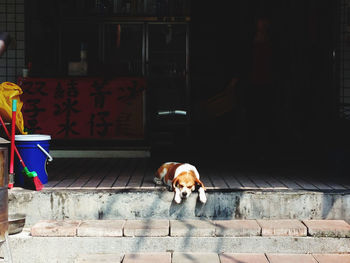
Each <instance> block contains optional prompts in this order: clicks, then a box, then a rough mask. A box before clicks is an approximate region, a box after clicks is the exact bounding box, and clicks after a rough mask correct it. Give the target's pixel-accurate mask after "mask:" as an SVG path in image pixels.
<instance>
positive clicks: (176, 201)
mask: <svg viewBox="0 0 350 263" xmlns="http://www.w3.org/2000/svg"><path fill="white" fill-rule="evenodd" d="M174 201H175V203H177V204H180V203H181V197H180V196H179V195H175V197H174Z"/></svg>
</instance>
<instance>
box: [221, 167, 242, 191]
mask: <svg viewBox="0 0 350 263" xmlns="http://www.w3.org/2000/svg"><path fill="white" fill-rule="evenodd" d="M222 177H223V179H224V180H225V182H226V184H227V185H228V187H229V188H230V189H242V188H243V186H242V185H241V183H240V182H239V181H238V180H237V178H236V177H235V174H234V172H232V173H229V172H227V171H225V172H224V173H223V175H222Z"/></svg>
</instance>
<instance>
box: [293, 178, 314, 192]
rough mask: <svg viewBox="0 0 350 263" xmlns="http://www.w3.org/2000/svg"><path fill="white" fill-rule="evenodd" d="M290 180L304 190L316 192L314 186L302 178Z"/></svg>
mask: <svg viewBox="0 0 350 263" xmlns="http://www.w3.org/2000/svg"><path fill="white" fill-rule="evenodd" d="M291 180H293V181H294V182H296V183H297V184H298V185H300V186H301V187H302V189H304V190H318V189H317V187H316V186H314V185H313V184H311V183H310V182H308V181H306V180H304V179H302V178H291Z"/></svg>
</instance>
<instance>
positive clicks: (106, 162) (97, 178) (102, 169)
mask: <svg viewBox="0 0 350 263" xmlns="http://www.w3.org/2000/svg"><path fill="white" fill-rule="evenodd" d="M113 162H115V159H110V158H106V159H102V162H101V163H99V169H98V170H97V171H96V173H95V174H94V176H92V177H91V178H90V179H89V180H88V181H87V183H86V184H85V185H83V188H84V189H88V188H89V189H95V188H97V186H98V185H99V184H100V183H101V181H102V179H103V178H104V177H105V175H106V173H107V172H108V171H109V169H111V167H112V164H113Z"/></svg>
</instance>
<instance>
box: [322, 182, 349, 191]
mask: <svg viewBox="0 0 350 263" xmlns="http://www.w3.org/2000/svg"><path fill="white" fill-rule="evenodd" d="M325 183H326V184H327V185H328V186H330V187H331V188H333V189H334V190H346V189H347V188H346V187H344V186H342V185H340V184H338V183H336V182H333V181H330V180H329V181H328V180H327V181H325Z"/></svg>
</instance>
